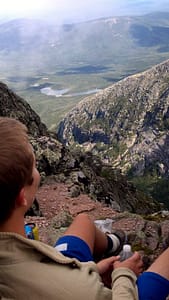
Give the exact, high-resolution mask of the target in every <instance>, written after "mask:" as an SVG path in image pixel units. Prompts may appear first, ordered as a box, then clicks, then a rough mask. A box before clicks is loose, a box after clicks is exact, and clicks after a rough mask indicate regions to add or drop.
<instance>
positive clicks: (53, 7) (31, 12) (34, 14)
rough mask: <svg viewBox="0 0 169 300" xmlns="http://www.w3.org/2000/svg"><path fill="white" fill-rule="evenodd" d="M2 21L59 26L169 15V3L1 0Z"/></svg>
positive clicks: (166, 0) (120, 0)
mask: <svg viewBox="0 0 169 300" xmlns="http://www.w3.org/2000/svg"><path fill="white" fill-rule="evenodd" d="M0 4H1V9H0V19H1V20H2V19H4V20H5V19H12V18H25V17H29V18H42V19H47V20H48V21H52V22H53V21H55V22H58V23H70V22H83V21H88V20H92V19H97V18H102V17H111V16H124V15H142V14H147V13H151V12H155V11H161V12H169V2H168V0H162V1H160V3H159V1H157V0H93V1H92V5H91V0H85V1H84V0H79V1H77V0H62V2H59V1H58V0H39V1H34V0H29V1H27V0H25V1H24V2H23V1H21V0H6V1H2V0H0Z"/></svg>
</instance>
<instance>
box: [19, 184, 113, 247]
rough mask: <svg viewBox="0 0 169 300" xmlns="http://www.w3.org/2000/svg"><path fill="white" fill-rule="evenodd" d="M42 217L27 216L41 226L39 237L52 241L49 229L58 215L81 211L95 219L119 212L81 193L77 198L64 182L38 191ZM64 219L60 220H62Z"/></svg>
mask: <svg viewBox="0 0 169 300" xmlns="http://www.w3.org/2000/svg"><path fill="white" fill-rule="evenodd" d="M37 200H38V202H39V205H40V210H41V212H42V215H43V216H42V217H26V219H25V221H26V222H35V223H36V224H37V226H38V228H39V238H40V240H41V241H43V242H47V243H51V241H50V237H49V235H50V234H49V231H50V228H51V225H52V222H53V219H55V218H56V217H57V218H58V220H59V219H60V218H63V216H65V214H67V215H69V216H70V217H72V218H73V217H75V216H76V215H77V214H79V213H81V212H86V213H88V214H89V215H90V216H91V218H92V219H93V220H95V219H104V218H112V217H113V216H115V215H117V214H118V213H117V212H115V211H114V210H113V209H111V208H110V207H107V206H106V205H105V204H103V203H100V202H98V201H93V200H92V199H91V198H89V196H87V195H84V194H81V195H79V196H78V197H76V198H72V197H70V195H69V186H68V185H65V184H63V183H51V184H44V185H42V186H41V187H40V188H39V190H38V192H37ZM61 221H62V220H60V222H61Z"/></svg>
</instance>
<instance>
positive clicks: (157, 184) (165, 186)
mask: <svg viewBox="0 0 169 300" xmlns="http://www.w3.org/2000/svg"><path fill="white" fill-rule="evenodd" d="M130 180H131V181H132V182H133V184H134V185H135V186H136V187H137V188H138V190H140V191H142V192H144V193H146V194H148V195H150V196H152V197H153V198H154V199H155V200H157V201H158V202H161V203H164V205H165V207H167V208H168V209H169V179H168V178H159V177H157V176H153V175H151V174H147V175H144V176H138V177H134V178H131V176H130Z"/></svg>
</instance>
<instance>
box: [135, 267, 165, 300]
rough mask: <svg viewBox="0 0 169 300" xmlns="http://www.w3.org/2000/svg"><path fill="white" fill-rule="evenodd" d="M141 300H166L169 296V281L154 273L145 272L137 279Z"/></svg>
mask: <svg viewBox="0 0 169 300" xmlns="http://www.w3.org/2000/svg"><path fill="white" fill-rule="evenodd" d="M137 286H138V293H139V300H165V299H166V297H167V296H168V295H169V280H167V279H166V278H164V277H162V276H160V275H159V274H157V273H153V272H144V273H143V274H142V275H140V276H139V277H138V279H137Z"/></svg>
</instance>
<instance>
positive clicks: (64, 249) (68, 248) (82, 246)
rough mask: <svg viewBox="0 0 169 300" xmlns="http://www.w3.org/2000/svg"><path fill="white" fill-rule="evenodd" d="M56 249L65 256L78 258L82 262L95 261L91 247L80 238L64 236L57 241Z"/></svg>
mask: <svg viewBox="0 0 169 300" xmlns="http://www.w3.org/2000/svg"><path fill="white" fill-rule="evenodd" d="M54 247H55V249H57V250H58V251H59V252H61V253H62V254H63V255H65V256H68V257H71V258H77V259H78V260H79V261H81V262H87V261H93V256H92V253H91V250H90V248H89V246H88V245H87V243H86V242H84V241H83V240H82V239H81V238H79V237H76V236H73V235H64V236H62V237H60V238H59V239H58V240H57V242H56V244H55V246H54Z"/></svg>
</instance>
